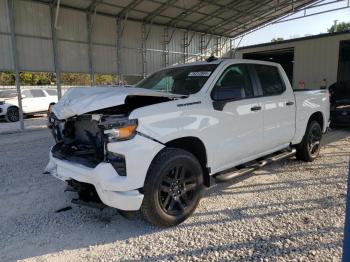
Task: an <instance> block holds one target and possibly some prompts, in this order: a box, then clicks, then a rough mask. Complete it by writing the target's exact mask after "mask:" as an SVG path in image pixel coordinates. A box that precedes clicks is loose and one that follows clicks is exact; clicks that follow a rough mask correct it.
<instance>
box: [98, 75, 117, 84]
mask: <svg viewBox="0 0 350 262" xmlns="http://www.w3.org/2000/svg"><path fill="white" fill-rule="evenodd" d="M95 82H96V84H97V85H111V84H113V83H114V82H115V80H114V77H113V76H112V75H100V74H97V75H95Z"/></svg>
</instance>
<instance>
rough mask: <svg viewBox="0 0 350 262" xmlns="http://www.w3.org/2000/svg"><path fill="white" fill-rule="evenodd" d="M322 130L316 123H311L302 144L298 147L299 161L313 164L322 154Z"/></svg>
mask: <svg viewBox="0 0 350 262" xmlns="http://www.w3.org/2000/svg"><path fill="white" fill-rule="evenodd" d="M321 138H322V128H321V126H320V124H319V123H318V122H316V121H311V122H310V123H309V124H308V126H307V128H306V132H305V135H304V138H303V140H302V142H301V143H300V144H299V145H298V146H297V147H296V149H297V154H296V156H297V159H299V160H302V161H306V162H311V161H314V160H315V159H316V158H317V157H318V155H319V154H320V149H321Z"/></svg>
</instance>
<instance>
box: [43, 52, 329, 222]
mask: <svg viewBox="0 0 350 262" xmlns="http://www.w3.org/2000/svg"><path fill="white" fill-rule="evenodd" d="M49 121H50V123H51V124H50V125H51V126H50V127H51V129H52V131H53V134H54V137H55V139H56V142H57V143H56V145H55V146H53V147H52V149H51V152H50V161H49V164H48V165H47V167H46V170H45V173H49V174H51V175H53V176H55V177H57V178H59V179H61V180H64V181H66V182H68V187H67V190H70V191H75V192H77V193H78V198H77V199H73V202H74V203H77V204H86V205H90V206H99V205H100V204H103V205H107V206H111V207H114V208H117V209H119V210H124V211H137V210H140V211H141V213H142V215H143V216H144V218H145V219H146V220H148V221H149V222H151V223H153V224H156V225H159V226H172V225H176V224H179V223H181V222H182V221H184V220H185V219H186V218H187V217H188V216H190V214H191V213H192V212H193V211H194V210H195V208H196V206H197V205H198V202H199V200H200V198H201V192H202V190H203V188H204V187H210V186H211V185H213V184H214V183H218V182H225V181H229V180H231V179H233V178H236V177H237V176H241V175H244V174H247V173H249V172H252V171H254V170H255V169H257V168H260V167H262V166H264V165H266V164H268V163H270V162H273V161H276V160H280V159H282V158H286V157H291V156H293V155H296V157H297V158H298V159H300V160H303V161H313V160H314V159H315V158H316V157H317V156H318V154H319V151H320V141H321V137H322V133H324V132H326V130H327V127H328V124H329V123H328V122H329V95H328V93H327V91H326V90H313V91H299V92H294V91H293V90H292V87H291V85H290V83H289V81H288V78H287V76H286V74H285V72H284V70H283V69H282V67H281V66H280V65H279V64H275V63H269V62H261V61H253V60H229V59H227V60H215V61H211V62H199V63H192V64H184V65H176V66H172V67H169V68H166V69H164V70H160V71H158V72H156V73H154V74H152V75H150V76H149V77H147V78H146V79H144V80H143V81H141V82H140V83H138V84H137V85H136V86H135V87H128V88H124V87H94V88H74V89H70V90H69V91H67V92H66V94H65V95H64V96H63V98H62V99H61V100H60V101H59V102H58V103H57V104H56V105H55V106H54V107H53V112H52V113H51V115H50V117H49Z"/></svg>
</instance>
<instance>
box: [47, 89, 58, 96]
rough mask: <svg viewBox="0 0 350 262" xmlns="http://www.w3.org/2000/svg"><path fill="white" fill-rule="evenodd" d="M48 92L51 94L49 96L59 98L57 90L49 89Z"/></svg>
mask: <svg viewBox="0 0 350 262" xmlns="http://www.w3.org/2000/svg"><path fill="white" fill-rule="evenodd" d="M46 92H47V93H48V94H49V96H57V91H56V90H52V89H47V90H46Z"/></svg>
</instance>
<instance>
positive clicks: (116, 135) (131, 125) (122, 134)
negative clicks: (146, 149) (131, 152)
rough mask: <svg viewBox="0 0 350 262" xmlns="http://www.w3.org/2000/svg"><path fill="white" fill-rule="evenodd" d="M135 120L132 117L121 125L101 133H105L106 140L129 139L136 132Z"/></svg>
mask: <svg viewBox="0 0 350 262" xmlns="http://www.w3.org/2000/svg"><path fill="white" fill-rule="evenodd" d="M136 128H137V120H136V119H132V120H128V121H127V122H124V123H123V125H122V126H118V127H114V128H111V129H106V130H104V131H103V133H104V134H105V135H106V137H107V140H108V142H115V141H123V140H128V139H131V138H133V137H134V136H135V134H136Z"/></svg>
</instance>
